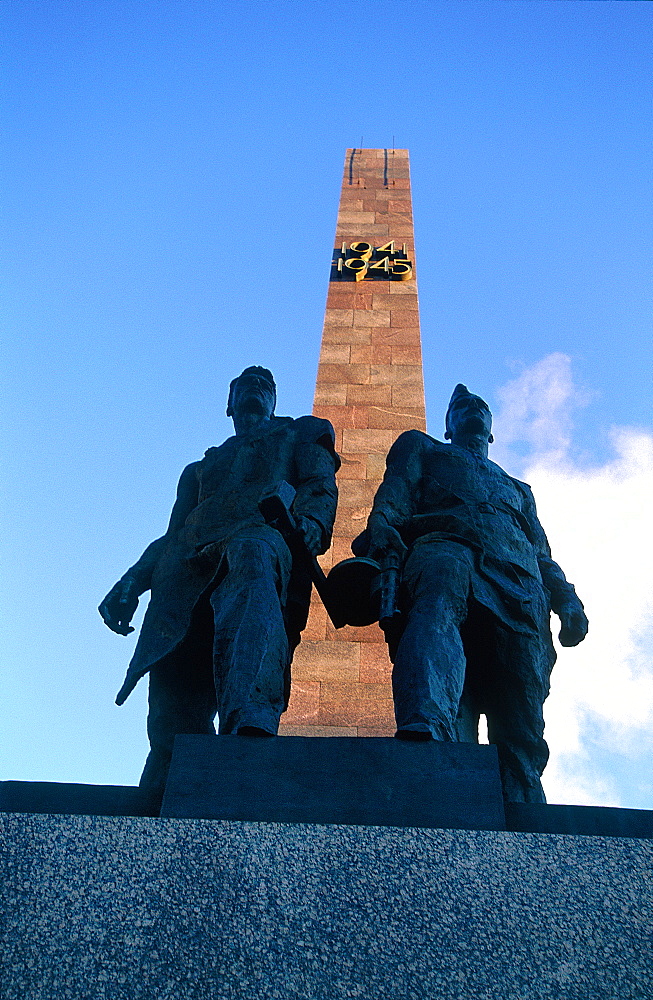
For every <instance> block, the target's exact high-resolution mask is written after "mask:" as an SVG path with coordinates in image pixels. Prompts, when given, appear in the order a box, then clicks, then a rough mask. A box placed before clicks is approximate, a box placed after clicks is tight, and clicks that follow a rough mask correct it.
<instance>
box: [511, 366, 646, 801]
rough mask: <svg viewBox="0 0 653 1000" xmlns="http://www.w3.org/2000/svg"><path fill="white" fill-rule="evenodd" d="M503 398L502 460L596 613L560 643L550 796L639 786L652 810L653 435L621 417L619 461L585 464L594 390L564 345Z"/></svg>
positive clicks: (611, 792)
mask: <svg viewBox="0 0 653 1000" xmlns="http://www.w3.org/2000/svg"><path fill="white" fill-rule="evenodd" d="M500 399H501V403H502V409H501V412H500V413H499V414H498V416H497V419H496V420H495V436H496V438H497V442H498V443H497V446H495V449H494V450H493V453H492V458H493V459H494V460H495V461H498V462H499V463H500V464H501V465H503V466H504V467H505V468H506V469H507V470H508V471H510V472H513V474H516V475H518V476H519V477H520V478H523V479H525V480H526V481H527V482H528V483H530V485H531V486H532V487H533V492H534V494H535V498H536V501H537V505H538V511H539V515H540V520H541V521H542V524H543V525H544V527H545V529H546V532H547V534H548V536H549V541H550V543H551V548H552V551H553V557H554V559H556V560H557V562H559V563H560V565H561V566H562V568H563V570H564V571H565V573H566V575H567V577H568V579H569V580H571V581H572V582H573V583H574V584H575V586H576V589H577V591H578V594H579V596H580V597H581V600H582V601H583V603H584V604H585V609H586V612H587V615H588V618H589V620H590V632H589V634H588V636H587V638H586V640H585V641H584V642H583V643H582V644H581V645H580V646H578V647H576V648H575V649H561V648H558V662H557V664H556V666H555V669H554V672H553V678H552V690H551V695H550V697H549V699H548V701H547V703H546V709H545V717H546V738H547V741H548V743H549V746H550V748H551V760H550V762H549V765H548V768H547V770H546V772H545V775H544V786H545V789H546V792H547V797H548V799H549V801H552V802H575V803H585V804H600V805H608V804H610V805H623V806H628V805H633V804H634V803H633V802H632V801H629V800H628V798H629V795H632V788H633V787H635V786H638V788H639V792H640V800H639V801H638V802H637V804H638V805H639V806H645V807H648V808H653V790H652V792H651V799H650V800H649V801H648V802H642V801H641V795H644V796H645V795H646V788H647V787H648V788H651V784H650V782H651V777H650V759H651V750H652V749H653V627H652V625H653V596H652V592H653V588H652V587H651V571H652V567H653V532H652V531H651V525H650V505H651V497H652V496H653V434H651V433H650V432H648V431H645V430H641V429H636V428H632V427H615V428H613V429H612V431H611V432H610V445H611V448H612V453H613V454H612V456H611V458H610V459H609V461H607V462H606V463H605V464H603V465H601V466H599V467H595V468H590V469H587V468H583V467H580V466H579V465H578V464H577V463H575V462H574V460H573V458H572V457H571V446H572V435H573V422H572V414H573V410H574V409H575V408H577V407H578V406H579V405H583V404H584V403H585V402H586V399H585V398H583V396H582V395H581V394H580V393H578V392H577V391H576V390H575V388H574V384H573V379H572V372H571V361H570V359H569V358H568V357H567V356H566V355H563V354H551V355H548V356H547V357H545V358H543V359H542V360H541V361H540V362H538V363H537V364H535V365H533V366H532V367H531V368H528V369H526V370H525V371H524V372H523V373H522V374H521V375H520V376H519V377H518V378H516V379H514V380H512V381H511V382H509V383H508V384H507V385H506V386H504V387H503V388H502V389H501V391H500ZM519 446H521V448H522V449H523V448H524V446H526V448H527V454H526V456H525V457H524V456H523V453H522V457H521V458H518V457H517V455H516V450H517V449H518V448H519ZM553 625H554V627H555V626H556V625H557V619H555V617H554V619H553ZM640 772H641V773H640ZM619 774H621V776H622V777H621V778H620V777H619ZM624 774H628V781H627V782H626V783H625V784H626V785H627V786H628V788H626V787H624V778H623V775H624ZM629 789H630V790H629Z"/></svg>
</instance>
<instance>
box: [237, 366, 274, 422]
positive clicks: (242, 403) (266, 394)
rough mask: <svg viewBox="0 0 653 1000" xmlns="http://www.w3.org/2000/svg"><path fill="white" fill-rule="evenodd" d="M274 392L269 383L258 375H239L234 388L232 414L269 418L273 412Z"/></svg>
mask: <svg viewBox="0 0 653 1000" xmlns="http://www.w3.org/2000/svg"><path fill="white" fill-rule="evenodd" d="M274 402H275V398H274V391H273V389H272V386H271V385H270V383H269V382H268V381H267V380H266V379H264V378H259V376H258V375H241V376H240V378H239V379H238V381H237V382H236V385H235V386H234V392H233V398H232V404H231V405H232V409H233V411H234V413H238V412H240V413H260V414H261V415H262V416H264V417H271V416H272V413H273V412H274Z"/></svg>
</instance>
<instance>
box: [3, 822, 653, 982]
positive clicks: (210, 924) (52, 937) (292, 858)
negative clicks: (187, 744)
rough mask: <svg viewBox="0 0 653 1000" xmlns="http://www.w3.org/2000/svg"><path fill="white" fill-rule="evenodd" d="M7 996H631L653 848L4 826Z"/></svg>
mask: <svg viewBox="0 0 653 1000" xmlns="http://www.w3.org/2000/svg"><path fill="white" fill-rule="evenodd" d="M0 829H2V831H3V842H2V851H3V856H4V858H5V859H8V860H5V862H4V865H5V872H4V873H3V874H4V879H3V883H2V889H1V892H2V897H3V900H4V905H3V909H4V912H5V918H6V919H5V921H4V931H3V937H4V941H3V942H2V952H3V965H4V972H3V976H2V982H3V987H2V996H3V1000H54V998H56V1000H61V998H68V997H70V998H75V1000H77V998H89V1000H90V998H93V1000H132V998H133V1000H136V998H138V1000H191V998H192V1000H195V998H197V1000H208V998H211V1000H214V998H219V1000H232V998H233V1000H249V998H252V1000H260V998H279V1000H300V998H301V1000H311V998H314V1000H340V998H343V1000H344V998H349V997H357V998H362V1000H368V998H369V1000H404V998H406V1000H408V998H415V1000H440V998H447V1000H472V998H473V1000H478V998H483V1000H495V998H496V1000H512V998H514V1000H549V998H550V1000H598V998H605V1000H608V998H609V1000H613V998H614V1000H616V998H619V1000H629V998H632V1000H642V998H644V997H650V996H653V955H652V953H651V949H650V948H649V947H648V945H647V940H648V936H649V931H650V926H651V922H652V920H653V905H652V904H653V900H652V882H651V862H652V861H653V844H652V843H651V842H650V841H645V840H634V839H627V840H626V839H624V840H621V839H617V838H609V839H608V838H601V837H575V836H556V835H551V834H525V833H507V832H496V831H481V832H478V831H469V830H465V831H462V830H458V831H451V830H434V829H408V828H406V829H397V828H393V827H360V826H319V825H300V824H293V823H282V824H265V823H245V822H229V821H215V820H189V819H163V818H162V819H150V818H125V817H115V818H104V817H90V816H52V815H19V814H10V813H7V814H4V815H1V816H0Z"/></svg>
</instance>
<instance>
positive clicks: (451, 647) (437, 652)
mask: <svg viewBox="0 0 653 1000" xmlns="http://www.w3.org/2000/svg"><path fill="white" fill-rule="evenodd" d="M491 428H492V415H491V413H490V409H489V407H488V405H487V403H485V402H484V400H482V399H481V398H480V397H479V396H475V395H473V394H472V393H470V392H469V391H468V390H467V388H466V386H464V385H457V386H456V388H455V390H454V393H453V395H452V397H451V402H450V403H449V408H448V410H447V415H446V434H445V437H446V438H447V439H449V440H450V441H451V444H442V443H441V442H440V441H436V440H435V439H434V438H432V437H429V436H428V435H427V434H424V433H422V432H421V431H416V430H413V431H407V432H406V433H404V434H402V435H401V436H400V437H399V438H398V439H397V441H396V442H395V444H394V445H393V446H392V448H391V450H390V453H389V454H388V459H387V468H386V473H385V477H384V480H383V482H382V484H381V486H380V487H379V489H378V492H377V494H376V497H375V500H374V506H373V509H372V512H371V514H370V517H369V520H368V524H367V529H366V531H365V532H364V533H363V535H361V536H359V538H358V539H357V540H356V541H355V542H354V545H353V546H352V547H353V549H354V552H355V553H356V555H358V556H364V555H367V556H369V557H371V558H372V559H375V560H378V561H379V562H380V563H381V564H382V565H384V564H385V565H387V563H388V559H389V557H390V558H392V557H394V558H395V559H397V557H399V558H398V561H399V562H403V567H402V570H401V584H400V587H399V592H398V593H399V596H398V605H399V610H400V612H401V615H400V618H399V621H400V627H399V629H398V630H397V628H396V625H395V624H393V623H392V622H391V621H390V619H388V618H387V617H386V619H385V620H386V623H388V630H387V631H386V638H387V640H388V643H389V647H390V655H391V658H392V659H393V662H394V669H393V678H392V683H393V695H394V704H395V716H396V722H397V733H396V735H397V737H398V738H399V739H405V740H429V739H435V740H452V741H456V740H460V739H476V734H475V733H474V732H473V731H472V732H471V734H470V730H469V728H468V729H467V731H465V721H466V720H465V712H463V711H462V708H463V707H464V708H465V711H466V713H467V725H468V723H469V715H470V713H471V715H472V717H473V719H474V721H475V724H476V730H477V723H478V715H479V713H483V714H485V715H486V716H487V721H488V732H489V739H490V742H491V743H494V744H496V746H497V750H498V754H499V762H500V768H501V776H502V782H503V788H504V795H505V797H506V798H507V799H508V800H511V801H523V802H524V801H525V802H543V801H544V793H543V791H542V786H541V783H540V777H541V774H542V772H543V770H544V767H545V765H546V762H547V759H548V747H547V745H546V742H545V740H544V720H543V715H542V706H543V703H544V700H545V698H546V696H547V694H548V691H549V675H550V673H551V668H552V666H553V664H554V661H555V652H554V648H553V643H552V640H551V632H550V628H549V617H550V611H551V610H553V611H555V613H556V614H557V615H558V616H559V618H560V621H561V626H562V627H561V631H560V642H561V643H562V645H564V646H575V645H577V644H578V643H579V642H580V641H581V640H582V639H583V638H584V637H585V635H586V633H587V618H586V617H585V613H584V611H583V605H582V604H581V602H580V600H579V598H578V597H577V596H576V592H575V590H574V588H573V586H572V585H571V584H570V583H568V582H567V580H566V579H565V575H564V573H563V572H562V570H561V569H560V567H559V566H558V564H557V563H556V562H554V561H553V559H552V558H551V552H550V549H549V544H548V542H547V539H546V535H545V534H544V531H543V529H542V526H541V525H540V522H539V520H538V518H537V514H536V511H535V501H534V499H533V495H532V493H531V490H530V487H529V486H527V485H526V483H522V482H520V481H519V480H517V479H513V478H512V477H511V476H509V475H507V473H505V472H504V471H503V469H501V468H499V466H498V465H495V464H494V462H491V461H490V460H489V458H488V444H490V443H491V442H492V441H493V437H492V434H491ZM382 617H383V616H382ZM393 621H395V620H393ZM382 624H383V622H382Z"/></svg>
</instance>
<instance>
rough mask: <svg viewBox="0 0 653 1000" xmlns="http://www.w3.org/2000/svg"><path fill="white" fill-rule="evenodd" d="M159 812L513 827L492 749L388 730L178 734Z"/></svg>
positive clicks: (227, 817)
mask: <svg viewBox="0 0 653 1000" xmlns="http://www.w3.org/2000/svg"><path fill="white" fill-rule="evenodd" d="M161 816H167V817H179V818H182V817H183V818H195V819H223V820H241V821H251V822H265V823H320V824H324V823H338V824H346V825H351V824H360V825H365V826H398V827H440V828H448V829H452V830H460V829H463V830H465V829H466V830H505V828H506V821H505V815H504V808H503V799H502V796H501V782H500V779H499V766H498V761H497V754H496V749H495V747H493V746H476V745H474V744H471V743H434V742H433V743H404V742H401V741H399V740H395V739H392V738H388V737H376V738H375V737H370V738H368V739H360V738H359V737H356V736H351V737H347V736H344V737H316V736H285V737H283V738H282V739H265V738H253V737H243V736H178V737H177V739H176V740H175V749H174V754H173V759H172V765H171V768H170V774H169V776H168V783H167V785H166V791H165V795H164V798H163V805H162V807H161Z"/></svg>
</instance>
